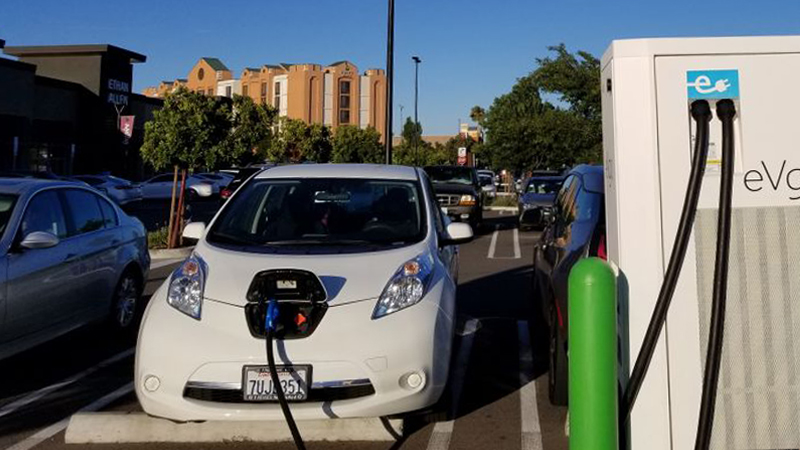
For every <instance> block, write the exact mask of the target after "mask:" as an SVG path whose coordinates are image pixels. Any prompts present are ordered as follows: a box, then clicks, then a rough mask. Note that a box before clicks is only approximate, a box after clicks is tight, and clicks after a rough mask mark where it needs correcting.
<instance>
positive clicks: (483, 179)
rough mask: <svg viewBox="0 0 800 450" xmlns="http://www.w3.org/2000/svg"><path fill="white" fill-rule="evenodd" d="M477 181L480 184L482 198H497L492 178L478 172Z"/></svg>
mask: <svg viewBox="0 0 800 450" xmlns="http://www.w3.org/2000/svg"><path fill="white" fill-rule="evenodd" d="M478 181H479V182H480V184H481V192H482V193H483V195H484V197H486V198H495V197H497V186H495V185H494V177H492V176H491V175H486V174H483V173H480V172H478Z"/></svg>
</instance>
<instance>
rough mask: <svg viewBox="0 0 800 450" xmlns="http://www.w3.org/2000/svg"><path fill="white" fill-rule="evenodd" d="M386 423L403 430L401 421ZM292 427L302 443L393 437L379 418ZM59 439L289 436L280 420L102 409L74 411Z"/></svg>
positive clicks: (259, 439)
mask: <svg viewBox="0 0 800 450" xmlns="http://www.w3.org/2000/svg"><path fill="white" fill-rule="evenodd" d="M386 422H387V423H388V424H389V426H391V428H392V429H393V430H397V431H396V432H395V433H397V434H402V429H403V426H402V423H403V421H402V420H387V421H386ZM297 427H298V428H299V429H300V434H301V435H302V436H303V440H305V441H381V442H393V441H395V440H396V435H393V434H392V433H390V432H389V431H388V430H387V429H386V427H385V426H384V422H382V420H381V419H379V418H368V419H326V420H306V421H298V422H297ZM64 440H65V442H66V443H67V444H123V443H154V442H172V443H177V442H182V443H215V442H217V443H218V442H287V441H292V435H291V433H290V432H289V427H287V426H286V424H285V423H284V422H283V421H263V422H250V421H247V422H245V421H241V422H237V421H231V422H200V423H197V422H191V423H175V422H172V421H170V420H166V419H157V418H155V417H150V416H148V415H146V414H144V413H121V412H103V413H78V414H75V415H73V416H72V418H71V419H70V421H69V426H68V427H67V432H66V435H65V437H64Z"/></svg>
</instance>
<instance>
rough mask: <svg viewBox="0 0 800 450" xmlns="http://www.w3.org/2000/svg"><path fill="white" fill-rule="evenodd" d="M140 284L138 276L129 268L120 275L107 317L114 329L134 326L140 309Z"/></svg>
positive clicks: (128, 328)
mask: <svg viewBox="0 0 800 450" xmlns="http://www.w3.org/2000/svg"><path fill="white" fill-rule="evenodd" d="M141 284H142V283H141V281H139V277H138V276H136V273H135V272H134V271H133V270H131V269H128V270H126V271H125V272H124V273H123V274H122V277H120V280H119V282H118V283H117V287H116V289H115V290H114V299H113V301H112V303H111V317H110V318H109V321H110V322H111V325H112V326H113V327H114V328H115V329H117V330H119V331H126V330H130V329H132V328H135V325H136V323H137V321H138V319H139V311H140V310H141V308H140V298H139V297H140V295H141V292H142V287H141Z"/></svg>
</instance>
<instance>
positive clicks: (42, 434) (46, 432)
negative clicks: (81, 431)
mask: <svg viewBox="0 0 800 450" xmlns="http://www.w3.org/2000/svg"><path fill="white" fill-rule="evenodd" d="M131 392H133V383H128V384H126V385H125V386H122V387H121V388H119V389H117V390H116V391H113V392H111V393H110V394H106V395H105V396H103V397H100V398H99V399H97V400H95V401H93V402H92V403H90V404H88V405H86V406H84V407H83V408H81V409H80V411H78V412H93V411H97V410H98V409H102V408H105V407H106V406H108V405H110V404H111V403H113V402H114V401H116V400H118V399H119V398H121V397H124V396H126V395H128V394H130V393H131ZM69 419H70V417H66V418H64V419H61V420H60V421H58V422H56V423H54V424H52V425H50V426H49V427H47V428H43V429H41V430H39V431H38V432H36V433H35V434H33V435H31V436H28V437H27V438H25V439H23V440H21V441H19V442H17V443H16V444H14V445H12V446H11V447H8V448H6V449H5V450H29V449H31V448H33V447H35V446H37V445H39V444H41V443H42V442H44V441H46V440H47V439H50V438H51V437H53V436H55V435H56V434H58V433H59V432H61V431H63V430H64V429H65V428H67V425H69Z"/></svg>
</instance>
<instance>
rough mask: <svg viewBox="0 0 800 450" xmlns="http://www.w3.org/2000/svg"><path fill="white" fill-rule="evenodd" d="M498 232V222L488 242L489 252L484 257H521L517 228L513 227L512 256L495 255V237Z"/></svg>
mask: <svg viewBox="0 0 800 450" xmlns="http://www.w3.org/2000/svg"><path fill="white" fill-rule="evenodd" d="M499 234H500V224H497V225H496V226H495V230H494V233H493V234H492V242H491V243H489V253H487V254H486V257H487V258H489V259H520V258H522V250H521V248H520V246H519V228H514V230H513V231H512V234H513V236H514V256H495V251H496V250H497V237H498V235H499Z"/></svg>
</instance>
